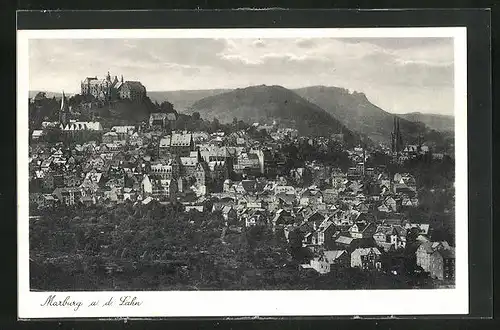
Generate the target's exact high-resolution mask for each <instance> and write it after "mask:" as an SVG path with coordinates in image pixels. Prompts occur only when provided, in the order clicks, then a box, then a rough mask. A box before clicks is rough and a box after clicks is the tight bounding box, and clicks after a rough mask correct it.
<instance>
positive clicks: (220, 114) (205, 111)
mask: <svg viewBox="0 0 500 330" xmlns="http://www.w3.org/2000/svg"><path fill="white" fill-rule="evenodd" d="M188 112H190V113H192V112H199V113H200V115H201V116H202V117H203V118H205V119H209V120H212V119H213V118H217V119H218V120H219V121H220V122H221V123H228V122H232V121H233V118H237V119H238V120H243V121H245V122H249V123H253V122H259V123H268V124H270V123H272V122H273V121H274V120H276V121H277V122H278V123H282V124H286V125H288V126H290V127H295V128H297V129H298V131H299V133H300V134H303V135H329V134H334V133H339V132H341V131H342V132H343V133H344V135H345V136H346V137H347V139H352V138H354V137H355V134H353V133H352V132H351V131H349V130H348V129H347V128H345V127H344V125H342V124H341V123H340V122H339V121H338V120H336V119H335V118H333V117H332V116H330V115H329V114H328V113H327V112H326V111H325V110H323V109H321V108H320V107H318V106H317V105H315V104H312V103H310V102H308V101H306V100H304V99H303V98H301V97H300V96H299V95H297V94H296V93H294V92H293V91H291V90H289V89H286V88H284V87H281V86H266V85H260V86H251V87H247V88H243V89H240V88H238V89H235V90H233V91H230V92H226V93H222V94H219V95H214V96H209V97H206V98H203V99H201V100H199V101H197V102H195V103H194V104H193V106H192V107H191V108H190V109H188Z"/></svg>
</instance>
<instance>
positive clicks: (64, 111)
mask: <svg viewBox="0 0 500 330" xmlns="http://www.w3.org/2000/svg"><path fill="white" fill-rule="evenodd" d="M59 123H60V124H62V125H63V126H66V124H67V123H68V102H67V100H66V96H65V95H64V91H63V92H62V98H61V108H60V109H59Z"/></svg>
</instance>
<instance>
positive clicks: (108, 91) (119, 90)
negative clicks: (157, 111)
mask: <svg viewBox="0 0 500 330" xmlns="http://www.w3.org/2000/svg"><path fill="white" fill-rule="evenodd" d="M81 95H92V96H94V97H95V98H96V99H98V100H101V101H111V100H116V99H129V100H133V101H140V100H142V99H143V98H144V97H146V87H144V85H143V84H141V82H139V81H123V76H121V79H120V80H118V77H117V76H115V77H114V78H111V76H110V74H109V72H108V74H107V75H106V78H104V79H97V76H96V77H87V78H85V79H84V80H83V81H82V82H81Z"/></svg>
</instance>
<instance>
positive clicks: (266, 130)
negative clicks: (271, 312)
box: [29, 73, 455, 290]
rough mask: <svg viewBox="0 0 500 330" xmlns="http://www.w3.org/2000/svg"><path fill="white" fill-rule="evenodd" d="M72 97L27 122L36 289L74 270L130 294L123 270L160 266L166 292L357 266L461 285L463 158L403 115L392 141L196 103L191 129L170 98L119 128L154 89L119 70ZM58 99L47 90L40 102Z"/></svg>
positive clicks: (337, 272)
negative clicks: (222, 119)
mask: <svg viewBox="0 0 500 330" xmlns="http://www.w3.org/2000/svg"><path fill="white" fill-rule="evenodd" d="M71 98H72V101H71V102H70V98H68V97H67V96H66V95H65V94H64V92H63V94H62V96H61V98H60V99H59V100H57V113H56V114H54V116H57V120H40V122H39V123H36V125H37V126H36V127H30V147H29V170H30V178H29V181H30V260H31V262H32V264H33V265H32V267H33V268H32V270H31V274H32V286H34V287H35V288H36V287H38V288H40V289H43V288H44V287H53V286H54V285H55V284H54V283H55V282H56V281H57V276H59V275H54V276H55V278H53V279H52V281H53V282H54V283H52V284H50V285H49V284H47V283H42V282H43V281H50V275H47V274H49V273H50V270H51V269H52V270H54V269H59V270H58V272H64V269H62V268H64V267H69V266H64V265H69V264H71V265H72V266H71V267H72V269H73V270H72V271H73V272H77V271H78V270H77V269H80V268H81V269H82V271H81V272H82V274H88V273H89V272H90V271H89V269H97V270H96V271H95V273H96V274H98V275H95V276H96V278H97V277H100V279H99V281H100V284H95V285H94V288H98V289H106V288H107V289H120V287H121V286H120V284H119V276H120V274H121V273H124V272H129V273H130V272H134V274H139V273H140V272H141V267H142V266H141V265H144V269H146V268H148V267H149V268H151V267H153V268H154V267H160V268H158V269H161V271H157V270H155V271H151V272H152V274H154V275H152V276H151V279H148V280H145V281H146V282H147V281H153V282H155V283H157V284H156V285H155V286H154V288H164V289H165V288H167V289H169V288H183V289H185V288H187V289H190V287H194V288H195V289H200V290H201V289H210V288H218V289H248V288H262V287H263V288H267V289H273V288H276V289H278V288H292V289H296V288H305V289H313V288H322V289H328V288H332V289H334V288H342V287H339V286H338V285H340V284H338V283H341V282H342V283H347V284H345V287H344V288H349V287H350V286H349V285H351V286H354V287H356V286H355V285H354V284H349V281H350V278H354V277H355V276H354V275H356V274H357V275H356V276H358V277H360V278H361V277H363V276H364V275H363V274H370V275H369V276H370V277H369V278H368V279H365V281H366V285H365V286H364V287H363V288H372V287H373V288H392V286H391V283H397V282H398V281H399V282H401V283H402V284H400V286H397V285H396V284H395V285H394V286H395V287H394V288H398V287H401V288H408V287H410V288H425V287H429V286H430V287H453V285H454V279H455V267H454V265H455V253H454V251H455V249H454V247H453V245H454V233H453V228H454V227H453V222H454V205H453V197H454V192H453V179H450V176H453V175H454V174H453V173H454V164H453V157H452V156H450V155H447V154H444V153H442V152H433V150H432V147H430V146H428V145H426V144H425V143H424V141H416V142H415V143H414V144H409V143H408V142H405V137H404V133H402V132H401V131H400V128H399V119H398V117H397V116H395V117H394V125H393V133H392V135H391V137H390V141H391V143H390V145H383V144H377V143H371V142H367V141H366V140H364V139H360V141H359V143H357V144H354V145H349V144H347V143H345V141H344V140H343V134H342V133H337V134H332V135H330V136H321V137H311V136H304V135H301V134H299V132H298V131H297V129H295V128H294V127H290V126H286V125H283V124H282V123H280V122H279V121H273V122H271V123H269V122H267V121H266V122H262V123H260V122H256V123H244V122H242V121H238V120H237V119H236V118H235V120H234V122H233V123H229V124H222V123H218V122H216V121H215V120H214V121H213V122H212V124H213V125H195V124H196V123H198V122H200V121H203V119H202V118H201V117H203V114H201V115H200V114H199V113H193V114H192V115H191V116H186V115H184V116H186V117H189V118H188V119H189V120H191V122H190V123H191V124H192V125H184V127H180V125H179V121H180V116H181V114H179V113H177V112H176V111H175V110H173V109H170V110H163V109H162V107H160V106H159V105H158V106H157V107H156V109H153V110H152V111H150V113H149V114H148V118H146V119H145V120H141V121H135V122H134V121H129V122H127V123H124V124H121V125H118V124H116V123H112V122H110V121H109V120H108V119H103V118H102V117H103V115H102V113H100V112H99V109H101V108H102V107H103V105H104V106H107V105H109V104H115V103H117V102H118V103H120V102H129V103H134V102H139V103H140V102H143V99H144V98H147V92H146V89H145V87H144V86H143V85H142V84H141V83H140V82H137V81H124V79H123V77H121V79H118V77H116V76H115V77H114V78H111V76H110V75H109V73H108V74H107V76H106V78H104V79H98V78H97V77H91V78H85V79H84V80H83V81H82V83H81V93H80V95H75V96H72V97H71ZM77 98H79V99H78V100H77ZM50 100H51V99H49V98H47V97H46V96H45V94H44V93H38V94H37V95H36V96H35V97H34V98H32V99H30V100H29V102H30V107H32V108H33V109H36V108H37V106H38V105H40V104H43V103H44V102H50ZM75 100H76V101H75ZM82 118H87V120H86V121H84V120H82ZM183 121H184V122H185V121H186V119H185V118H184V119H183ZM193 123H194V124H193ZM189 126H191V127H189ZM443 173H444V174H443ZM431 176H439V178H433V177H431ZM443 219H444V220H443ZM450 219H451V220H450ZM179 222H182V223H179ZM142 226H144V228H146V227H148V228H150V229H148V231H143V228H142ZM49 241H50V242H49ZM243 241H244V242H243ZM147 242H149V243H147ZM242 242H243V243H242ZM248 251H250V252H248ZM247 252H248V253H247ZM71 259H74V260H76V261H74V260H71ZM82 260H83V261H82ZM77 262H79V265H80V266H75V263H77ZM82 264H85V265H83V266H82ZM202 264H203V266H202ZM146 265H147V266H146ZM154 265H156V266H154ZM160 265H161V266H160ZM51 267H52V268H51ZM54 267H56V268H54ZM78 267H80V268H78ZM149 268H148V269H149ZM195 268H196V270H194V269H195ZM214 268H217V269H219V270H218V271H217V272H215V273H213V269H214ZM61 269H62V270H61ZM172 269H174V270H173V271H172ZM101 270H102V273H99V272H100V271H101ZM144 271H145V272H146V270H144ZM37 272H43V274H45V275H43V276H42V275H40V274H39V275H37ZM189 272H191V273H189ZM284 272H286V276H285V275H283V273H284ZM353 272H354V273H353ZM195 273H196V275H193V274H195ZM264 273H265V274H264ZM278 273H279V274H281V275H279V276H278V275H277V274H278ZM55 274H60V273H57V272H56V273H55ZM68 274H70V275H68V277H71V276H72V275H71V274H73V273H72V272H70V271H69V270H68ZM186 274H187V275H186ZM210 274H211V275H210ZM221 274H222V275H221ZM304 274H305V275H304ZM342 274H344V275H342ZM345 274H348V275H345ZM353 274H354V275H353ZM73 275H74V274H73ZM81 276H84V275H81ZM141 276H144V275H137V277H141ZM162 276H165V277H168V278H169V280H168V281H166V280H165V279H163V278H162ZM366 276H368V275H366ZM373 276H375V278H382V279H384V280H380V281H385V282H384V283H386V284H383V285H382V284H381V285H380V287H379V286H377V284H373V283H375V282H376V281H377V280H374V279H373V278H372V277H373ZM195 277H196V280H195V279H194V278H195ZM307 277H309V278H307ZM341 277H342V278H343V279H342V280H341V279H339V278H341ZM102 278H108V279H110V280H109V281H108V282H106V281H107V280H102ZM124 278H125V277H124ZM126 278H128V279H129V282H128V284H127V286H126V288H130V285H131V284H130V281H131V280H130V275H129V276H128V277H126ZM209 278H210V280H208V279H209ZM259 278H262V279H263V280H262V281H264V282H265V283H264V284H262V283H260V282H259V281H260V280H259ZM322 278H331V280H329V281H326V280H323V279H322ZM311 279H314V281H317V282H318V283H323V285H322V286H321V285H320V286H318V285H316V284H314V281H313V280H311ZM68 281H69V282H68V283H66V285H67V286H66V287H64V288H66V289H75V290H78V289H82V287H86V286H85V285H84V284H81V285H80V286H79V284H78V283H79V282H78V281H76V280H73V281H72V280H70V279H69V280H68ZM82 281H83V280H82ZM123 281H125V280H123ZM207 281H209V282H207ZM218 281H219V282H218ZM245 281H247V282H248V281H249V282H248V283H250V284H248V283H247V282H245ZM294 281H295V282H294ZM321 281H323V282H321ZM167 282H168V283H167ZM222 282H224V283H222ZM285 282H289V283H296V284H288V286H287V285H285V284H284V283H285ZM334 282H335V283H336V284H335V283H334ZM103 283H105V284H103ZM207 283H208V284H207ZM245 283H247V284H245ZM332 283H333V284H332ZM370 283H371V284H370ZM387 283H389V284H387ZM61 285H62V284H61ZM86 285H87V284H86ZM329 285H330V286H329ZM144 287H147V288H151V287H152V286H151V285H149V286H147V285H145V286H144V285H142V284H137V288H144ZM191 289H192V288H191Z"/></svg>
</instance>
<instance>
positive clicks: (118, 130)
mask: <svg viewBox="0 0 500 330" xmlns="http://www.w3.org/2000/svg"><path fill="white" fill-rule="evenodd" d="M133 130H135V126H113V127H111V131H114V132H116V133H128V131H133Z"/></svg>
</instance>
